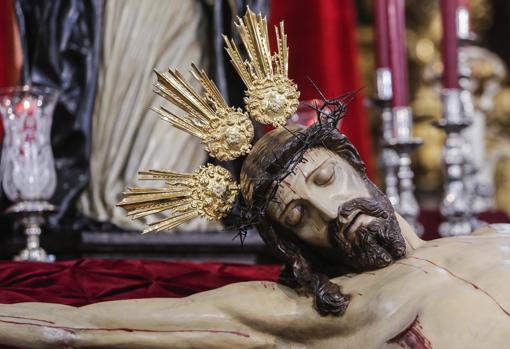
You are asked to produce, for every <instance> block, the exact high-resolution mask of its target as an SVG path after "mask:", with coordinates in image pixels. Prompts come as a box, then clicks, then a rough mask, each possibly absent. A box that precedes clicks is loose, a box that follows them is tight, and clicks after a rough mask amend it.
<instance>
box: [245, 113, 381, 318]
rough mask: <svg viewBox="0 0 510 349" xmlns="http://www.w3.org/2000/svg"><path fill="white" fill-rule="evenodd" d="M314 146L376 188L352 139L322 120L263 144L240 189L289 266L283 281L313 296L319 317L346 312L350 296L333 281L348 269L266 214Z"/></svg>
mask: <svg viewBox="0 0 510 349" xmlns="http://www.w3.org/2000/svg"><path fill="white" fill-rule="evenodd" d="M314 147H324V148H327V149H329V150H331V151H333V152H334V153H336V154H338V155H339V156H340V157H341V158H342V159H344V160H346V161H347V162H348V163H349V164H350V165H351V166H352V167H353V168H354V169H355V170H356V171H357V172H358V173H359V175H360V176H361V177H362V178H363V179H364V181H365V182H366V183H369V185H371V186H372V187H374V188H375V186H374V185H373V184H372V183H371V182H370V181H369V180H368V178H367V175H366V168H365V164H364V163H363V161H362V160H361V158H360V156H359V154H358V152H357V151H356V149H355V148H354V146H353V145H352V143H351V142H350V141H349V140H348V139H347V137H346V136H345V135H343V134H341V133H340V132H339V131H338V130H337V128H336V125H334V124H330V123H320V122H317V123H315V124H314V125H312V126H310V127H308V128H306V129H305V128H302V127H293V128H289V129H277V130H274V131H272V132H270V133H268V134H266V135H265V136H264V137H263V138H262V139H261V140H259V142H257V144H256V146H255V147H254V149H253V150H252V152H251V153H250V155H249V156H248V157H247V159H246V160H245V162H244V164H243V169H242V172H241V190H242V193H243V197H244V199H245V201H246V203H247V204H248V206H249V207H250V208H251V210H252V211H253V212H252V213H253V214H254V215H258V216H259V219H258V220H257V223H256V226H257V229H258V231H259V234H260V236H261V237H262V239H263V240H264V242H265V243H266V245H267V246H268V248H269V249H270V250H271V251H272V252H273V253H274V254H275V255H276V256H277V257H278V258H280V259H281V260H282V261H283V262H284V263H285V268H284V269H283V271H282V273H281V275H280V281H281V282H282V283H284V284H287V285H288V286H291V287H294V288H299V290H300V291H301V292H302V293H305V294H308V295H313V296H314V301H315V307H316V309H317V310H318V311H319V313H320V314H323V315H325V314H342V313H343V312H344V311H345V309H346V308H347V305H348V302H349V296H348V295H344V294H342V293H341V290H340V287H339V286H338V285H336V284H333V283H332V282H331V281H330V280H329V277H332V276H337V275H340V274H342V273H345V272H346V271H345V269H342V268H341V266H338V265H337V266H335V267H332V266H333V264H332V263H327V251H326V250H322V249H318V248H312V247H310V246H307V245H305V244H304V243H302V242H301V241H300V240H299V239H297V238H296V237H295V236H294V235H292V234H289V233H288V231H287V230H286V229H285V228H284V227H282V226H281V225H279V224H278V223H277V222H275V221H273V220H272V219H271V218H270V217H269V216H268V214H267V205H268V203H269V202H270V201H271V200H273V198H274V194H275V193H276V190H277V187H278V185H279V183H281V181H283V179H284V178H285V177H286V176H288V175H289V174H290V173H292V172H293V170H294V168H295V166H297V165H298V164H299V163H300V162H301V161H302V160H303V155H304V153H305V152H306V150H308V149H311V148H314ZM375 189H376V188H375ZM376 190H378V189H376Z"/></svg>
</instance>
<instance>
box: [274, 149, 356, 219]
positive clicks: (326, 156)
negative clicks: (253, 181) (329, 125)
mask: <svg viewBox="0 0 510 349" xmlns="http://www.w3.org/2000/svg"><path fill="white" fill-rule="evenodd" d="M326 162H328V163H329V162H335V163H336V164H337V165H338V166H342V167H349V168H351V165H349V163H348V162H347V161H345V160H344V159H342V158H341V157H340V155H338V154H336V153H334V152H333V151H331V150H329V149H327V148H324V147H316V148H311V149H308V150H307V151H306V152H305V153H304V155H303V161H302V162H301V163H299V164H298V165H297V166H296V168H295V171H294V173H291V174H290V175H288V176H287V177H286V178H285V180H284V181H283V182H282V183H281V184H280V186H279V187H278V190H277V191H276V197H275V198H276V205H274V206H273V209H274V210H275V211H276V212H275V213H281V212H282V211H283V210H284V209H285V206H286V205H287V204H288V203H289V202H291V201H293V200H299V199H302V194H303V193H302V189H303V185H304V184H305V183H306V180H307V178H308V177H309V176H310V175H311V174H312V173H313V172H314V171H315V170H317V169H318V168H319V167H321V165H323V164H325V163H326Z"/></svg>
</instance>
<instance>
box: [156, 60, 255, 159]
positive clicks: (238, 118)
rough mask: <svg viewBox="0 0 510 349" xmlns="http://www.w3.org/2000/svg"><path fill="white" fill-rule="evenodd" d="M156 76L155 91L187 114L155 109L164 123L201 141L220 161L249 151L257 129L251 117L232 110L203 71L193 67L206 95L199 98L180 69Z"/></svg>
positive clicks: (194, 74)
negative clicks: (182, 114)
mask: <svg viewBox="0 0 510 349" xmlns="http://www.w3.org/2000/svg"><path fill="white" fill-rule="evenodd" d="M155 73H156V76H157V82H156V83H155V84H154V87H155V88H156V90H155V92H156V93H157V94H158V95H160V96H161V97H163V98H165V99H166V100H167V101H169V102H171V103H173V104H174V105H176V106H177V107H179V108H180V109H182V110H184V111H185V112H187V115H185V116H178V115H176V114H174V113H172V112H171V111H169V110H168V109H167V108H165V107H163V106H161V107H160V108H153V110H154V111H155V112H157V113H158V114H159V115H160V116H161V118H162V119H163V120H165V121H168V122H169V123H171V124H172V125H173V126H175V127H177V128H179V129H181V130H183V131H185V132H188V133H189V134H192V135H193V136H195V137H197V138H199V139H200V140H201V141H202V143H203V144H205V147H206V151H207V152H208V153H209V154H210V155H211V156H212V157H215V158H217V159H218V160H221V161H225V160H232V159H235V158H237V157H239V156H241V155H245V154H247V153H248V152H249V151H250V149H251V141H252V140H253V135H254V130H253V125H252V123H251V121H250V119H249V117H248V115H246V114H245V113H243V111H242V110H241V109H240V108H237V109H236V108H233V107H229V106H228V105H227V103H226V102H225V99H224V98H223V96H222V95H221V93H220V91H219V90H218V88H217V87H216V85H215V84H214V82H212V81H211V80H210V79H209V77H208V76H207V74H206V73H205V72H204V71H203V70H202V71H200V70H198V68H197V67H196V66H195V65H192V73H193V76H194V77H195V78H196V79H197V80H198V81H199V82H200V84H201V85H202V87H203V89H204V91H205V96H200V95H199V94H198V93H197V92H196V91H195V90H194V89H193V87H192V86H191V85H190V84H189V83H188V82H187V81H186V80H185V79H184V78H183V76H182V75H181V74H180V73H179V72H178V71H177V70H175V71H172V70H171V69H169V70H168V72H165V73H160V72H157V71H155Z"/></svg>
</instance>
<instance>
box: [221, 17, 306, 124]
mask: <svg viewBox="0 0 510 349" xmlns="http://www.w3.org/2000/svg"><path fill="white" fill-rule="evenodd" d="M236 27H237V29H238V31H239V34H240V36H241V40H242V42H243V44H244V47H245V48H246V51H247V52H248V56H249V57H250V61H244V60H243V59H242V58H241V54H240V52H239V50H238V48H237V46H236V44H235V42H234V40H232V39H229V38H227V37H225V36H224V38H225V43H226V45H227V46H226V50H227V53H228V55H229V56H230V60H231V62H232V64H233V66H234V68H235V69H236V71H237V73H238V74H239V76H240V77H241V79H242V80H243V82H244V84H245V85H246V87H248V90H246V91H245V95H246V97H245V99H244V101H245V103H246V110H247V111H248V113H249V114H250V116H251V117H253V118H254V119H255V120H257V121H258V122H260V123H262V124H272V125H273V126H275V127H278V126H281V125H285V123H286V122H287V119H288V118H290V117H291V116H292V114H294V113H295V112H296V110H297V107H298V104H299V91H298V90H297V85H296V84H295V83H294V82H292V80H290V79H289V78H288V60H289V49H288V47H287V35H285V31H284V26H283V22H281V23H280V27H279V28H278V27H275V32H276V40H277V41H276V42H277V47H278V51H277V52H276V53H275V54H274V55H271V51H270V48H269V37H268V31H267V21H266V19H265V18H262V16H261V15H259V16H257V15H255V13H253V12H252V11H250V10H249V9H248V10H247V13H246V15H245V16H244V17H243V18H242V19H239V23H237V24H236Z"/></svg>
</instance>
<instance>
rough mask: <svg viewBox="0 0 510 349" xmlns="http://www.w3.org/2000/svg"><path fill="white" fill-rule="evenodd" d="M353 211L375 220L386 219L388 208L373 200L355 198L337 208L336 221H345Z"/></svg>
mask: <svg viewBox="0 0 510 349" xmlns="http://www.w3.org/2000/svg"><path fill="white" fill-rule="evenodd" d="M355 211H359V212H361V213H363V214H366V215H369V216H372V217H375V218H383V219H386V218H388V217H389V214H388V208H387V207H386V205H383V204H382V203H381V202H379V201H377V200H374V199H365V198H357V199H353V200H351V201H347V202H346V203H344V204H343V205H342V206H340V207H339V208H338V214H337V218H336V221H340V220H341V219H342V218H343V219H346V218H347V217H349V216H350V215H351V214H352V213H353V212H355Z"/></svg>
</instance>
